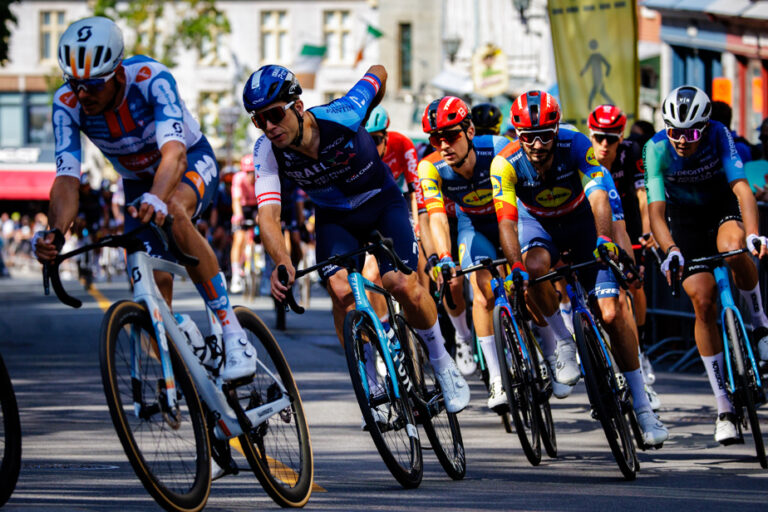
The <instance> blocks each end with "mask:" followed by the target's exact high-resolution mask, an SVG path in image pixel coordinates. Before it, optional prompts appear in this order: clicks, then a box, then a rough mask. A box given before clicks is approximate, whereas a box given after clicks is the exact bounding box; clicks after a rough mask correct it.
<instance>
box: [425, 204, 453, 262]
mask: <svg viewBox="0 0 768 512" xmlns="http://www.w3.org/2000/svg"><path fill="white" fill-rule="evenodd" d="M429 227H430V229H431V231H432V242H433V243H434V244H435V252H437V254H438V255H443V254H451V230H450V227H449V225H448V216H447V215H446V214H445V213H433V214H430V216H429Z"/></svg>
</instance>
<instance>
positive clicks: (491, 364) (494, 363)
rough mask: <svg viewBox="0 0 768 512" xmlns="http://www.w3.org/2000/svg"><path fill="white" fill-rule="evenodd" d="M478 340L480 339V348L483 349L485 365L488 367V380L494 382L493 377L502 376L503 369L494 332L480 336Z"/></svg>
mask: <svg viewBox="0 0 768 512" xmlns="http://www.w3.org/2000/svg"><path fill="white" fill-rule="evenodd" d="M478 341H480V348H482V349H483V357H484V358H485V365H486V367H488V381H489V382H493V379H495V378H497V377H501V370H500V369H499V356H498V354H497V353H496V341H495V337H494V336H493V334H491V335H490V336H481V337H480V338H478Z"/></svg>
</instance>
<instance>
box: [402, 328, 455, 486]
mask: <svg viewBox="0 0 768 512" xmlns="http://www.w3.org/2000/svg"><path fill="white" fill-rule="evenodd" d="M395 323H396V325H397V332H398V333H399V335H400V339H401V340H404V342H401V346H402V347H403V348H404V350H406V351H407V354H408V355H407V357H406V358H405V361H406V364H407V365H408V366H409V370H410V373H411V375H413V377H414V378H413V385H414V392H415V393H417V394H418V395H419V397H418V398H419V400H418V401H417V407H416V410H417V412H418V414H419V422H420V423H421V424H422V426H423V427H424V432H426V434H427V438H428V439H429V443H430V445H431V446H432V450H433V451H434V452H435V455H436V456H437V460H438V461H439V462H440V466H442V468H443V470H444V471H445V473H446V474H447V475H448V476H449V477H451V478H452V479H453V480H461V479H463V478H464V476H465V475H466V474H467V458H466V452H465V450H464V441H463V439H462V437H461V426H460V425H459V417H458V414H456V413H452V412H448V411H446V410H445V400H443V395H442V391H441V390H440V384H439V382H438V380H437V377H436V375H435V369H434V368H433V367H432V365H431V364H430V362H429V356H428V355H427V350H426V348H425V345H424V341H423V340H422V339H421V337H420V336H419V335H418V334H417V333H416V332H415V331H414V330H413V328H412V327H411V326H410V325H408V322H406V320H405V318H403V317H402V316H401V315H397V316H396V317H395Z"/></svg>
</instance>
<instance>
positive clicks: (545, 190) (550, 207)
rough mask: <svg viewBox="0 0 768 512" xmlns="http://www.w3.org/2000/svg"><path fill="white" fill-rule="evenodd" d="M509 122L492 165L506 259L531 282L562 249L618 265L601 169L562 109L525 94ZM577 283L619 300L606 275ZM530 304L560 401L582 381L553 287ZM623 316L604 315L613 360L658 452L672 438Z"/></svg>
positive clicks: (539, 291) (534, 290)
mask: <svg viewBox="0 0 768 512" xmlns="http://www.w3.org/2000/svg"><path fill="white" fill-rule="evenodd" d="M511 117H512V124H513V125H514V126H515V129H516V131H517V134H518V137H519V139H518V141H517V142H513V143H511V144H510V145H509V146H507V147H506V148H505V149H504V150H503V151H502V153H501V155H499V156H497V157H496V159H495V160H494V162H493V165H492V177H493V186H494V201H495V202H496V213H497V217H498V220H499V231H500V234H501V242H502V247H503V249H504V255H505V256H506V257H507V259H508V260H509V261H510V262H512V263H514V264H515V265H520V266H521V267H523V269H527V272H530V275H531V277H532V278H536V277H539V276H541V275H543V274H545V273H547V272H549V270H550V269H551V268H552V267H553V266H554V265H555V264H556V263H557V262H558V261H559V260H560V254H561V253H562V252H563V251H566V250H567V251H569V252H570V254H571V256H572V258H573V260H574V261H575V262H580V261H585V260H587V259H589V258H592V257H594V256H593V254H594V253H596V252H597V248H599V247H600V246H601V245H602V246H605V248H606V249H608V252H609V253H610V254H611V257H612V258H615V257H616V256H617V255H618V248H617V246H616V244H615V243H614V241H613V229H612V216H611V205H610V202H609V198H608V192H607V190H606V188H605V185H604V184H603V180H602V176H603V167H602V166H601V165H600V164H599V163H598V161H597V160H596V158H595V152H594V150H593V149H592V145H591V144H590V142H589V139H587V137H586V136H584V135H582V134H581V133H579V132H577V131H575V130H571V129H567V128H561V127H559V125H558V123H559V121H560V107H559V105H558V104H557V101H556V100H555V99H554V98H553V97H552V96H551V95H549V94H547V93H546V92H542V91H530V92H527V93H525V94H523V95H521V96H520V97H518V98H517V99H516V100H515V102H514V103H513V104H512V108H511ZM518 208H519V210H518ZM595 246H597V247H595ZM521 264H522V265H521ZM523 265H524V266H523ZM523 271H525V270H523ZM579 279H580V281H581V282H582V283H583V284H584V287H585V289H587V290H592V293H594V295H595V296H596V297H597V300H598V302H601V301H603V300H604V299H610V298H613V297H618V295H619V286H618V284H617V283H616V280H615V278H614V277H613V275H612V274H611V272H610V270H608V269H607V268H602V269H600V270H593V271H588V272H583V271H582V272H581V273H580V275H579ZM528 297H529V299H530V300H531V302H532V303H533V304H534V305H535V306H536V308H537V309H538V310H539V311H541V313H542V314H543V315H544V316H545V318H546V320H547V323H548V327H547V328H544V329H542V330H541V332H542V340H541V341H542V347H541V348H542V351H543V352H544V357H545V359H546V360H547V362H548V364H549V365H550V369H551V370H552V374H553V375H554V383H555V384H556V385H554V384H553V393H554V394H555V395H556V396H558V397H559V398H562V397H564V396H567V395H568V394H569V393H570V387H571V386H573V385H575V384H576V382H577V381H578V380H579V377H580V376H581V371H580V369H579V366H578V364H577V363H576V347H575V346H574V342H573V338H572V336H571V333H570V332H569V331H568V329H567V328H566V326H565V323H564V322H563V317H562V316H561V314H560V311H559V308H558V299H557V294H556V293H555V289H554V287H553V286H552V285H551V283H549V282H547V283H543V284H537V285H535V286H531V287H530V289H529V290H528ZM625 316H626V315H622V312H621V310H617V311H615V316H614V317H613V318H608V317H607V316H606V315H605V313H604V312H603V320H604V321H605V324H606V328H607V329H608V331H609V334H611V337H612V339H613V340H614V343H613V348H614V351H615V353H616V359H617V360H618V364H619V367H620V368H621V370H622V371H623V372H624V376H625V378H626V379H627V382H628V384H629V388H630V390H631V392H632V398H633V401H634V403H633V405H634V407H635V411H636V413H637V419H638V423H639V424H640V429H641V431H642V433H643V440H644V442H645V443H646V444H649V445H652V446H658V445H660V444H662V443H663V442H664V441H665V440H666V439H667V438H668V436H669V434H668V432H667V430H666V428H665V427H664V425H663V424H662V423H661V422H660V421H659V419H658V417H657V416H656V415H655V414H654V412H653V410H652V408H651V404H650V403H649V401H648V396H647V395H646V394H645V383H644V381H643V376H642V371H641V370H640V363H639V361H638V357H637V354H638V348H637V337H636V336H635V335H634V332H633V331H632V329H631V327H630V325H629V324H628V321H627V318H625Z"/></svg>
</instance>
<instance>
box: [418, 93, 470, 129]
mask: <svg viewBox="0 0 768 512" xmlns="http://www.w3.org/2000/svg"><path fill="white" fill-rule="evenodd" d="M465 119H470V120H471V119H472V116H471V115H470V113H469V107H467V104H466V103H464V102H463V101H462V100H460V99H459V98H457V97H456V96H444V97H442V98H440V99H439V100H435V101H433V102H432V103H430V104H429V105H428V106H427V109H426V110H425V111H424V116H423V117H422V118H421V128H422V129H423V130H424V133H430V132H434V131H437V130H444V129H446V128H450V127H451V126H456V125H457V124H460V123H461V122H462V121H464V120H465Z"/></svg>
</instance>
